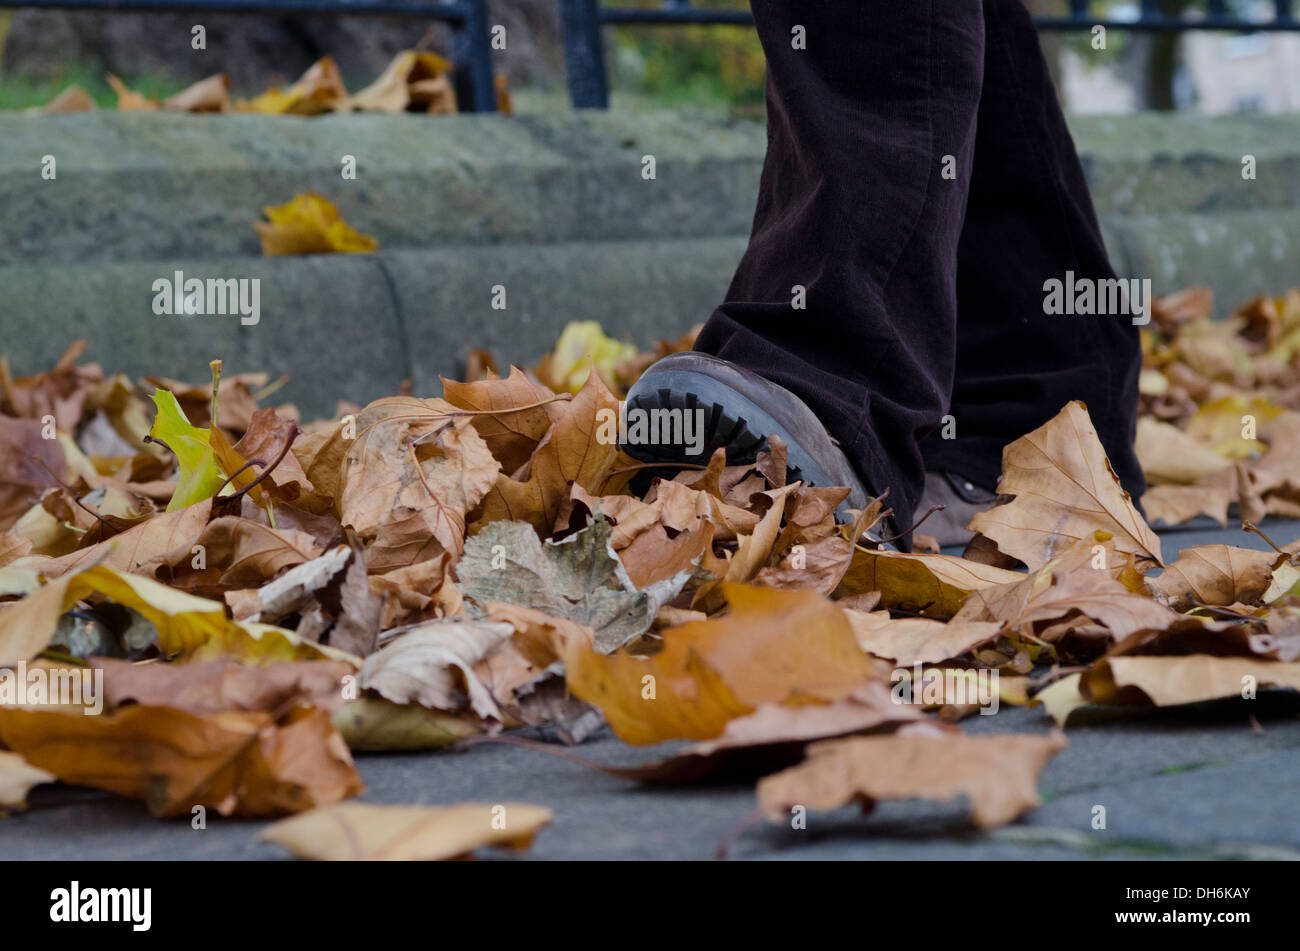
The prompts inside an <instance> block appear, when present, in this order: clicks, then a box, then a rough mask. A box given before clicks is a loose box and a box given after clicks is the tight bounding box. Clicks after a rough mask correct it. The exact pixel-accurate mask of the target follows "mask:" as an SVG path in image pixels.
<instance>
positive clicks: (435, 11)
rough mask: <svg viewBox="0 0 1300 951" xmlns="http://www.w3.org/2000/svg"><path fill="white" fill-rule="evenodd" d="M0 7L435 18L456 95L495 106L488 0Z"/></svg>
mask: <svg viewBox="0 0 1300 951" xmlns="http://www.w3.org/2000/svg"><path fill="white" fill-rule="evenodd" d="M3 7H34V8H37V9H50V8H61V9H73V10H102V11H115V10H149V11H155V12H163V11H168V12H170V11H176V12H180V11H190V10H193V11H198V12H203V13H262V14H270V15H275V14H311V13H315V14H322V15H341V14H348V15H350V16H354V15H364V16H391V17H412V18H424V19H429V20H438V21H441V22H443V23H446V24H448V25H449V26H450V27H451V40H452V51H451V54H452V55H451V58H452V61H453V62H454V63H455V65H456V75H455V78H454V81H455V86H456V96H457V99H458V100H459V102H460V103H461V107H462V108H464V109H466V111H470V112H494V111H496V89H495V88H494V87H493V82H492V48H491V37H490V34H489V25H488V5H487V0H0V8H3Z"/></svg>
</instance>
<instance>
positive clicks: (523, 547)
mask: <svg viewBox="0 0 1300 951" xmlns="http://www.w3.org/2000/svg"><path fill="white" fill-rule="evenodd" d="M612 535H613V528H612V527H611V526H610V523H609V522H608V521H606V520H605V519H604V518H599V517H598V518H596V519H595V520H594V521H593V522H592V523H591V524H590V525H588V526H587V527H586V528H584V529H583V530H582V531H580V532H576V533H575V534H573V535H570V536H569V537H568V538H566V539H564V540H563V541H561V542H550V541H548V542H545V543H543V542H542V541H541V540H540V539H539V538H538V537H537V533H536V532H534V531H533V528H532V526H531V525H529V524H528V523H527V522H493V523H491V524H490V525H488V526H486V527H485V528H484V529H483V530H482V531H481V532H479V533H478V534H477V535H475V536H473V537H472V538H470V539H469V540H468V541H466V542H465V554H464V555H463V556H462V557H461V559H460V561H459V562H458V563H457V565H456V575H457V577H458V578H459V581H460V590H461V593H462V594H464V596H465V597H466V598H467V599H469V601H470V602H472V603H471V604H470V605H469V609H470V610H471V611H473V612H474V613H476V614H477V615H479V616H481V615H482V613H483V611H484V609H486V607H487V605H488V604H491V603H492V602H494V601H502V602H506V603H508V604H519V605H523V606H525V607H529V608H533V609H535V610H537V611H542V612H544V613H546V614H550V615H552V616H553V617H560V618H566V619H568V620H570V621H576V622H577V623H578V624H585V625H587V626H588V627H590V628H592V630H594V631H595V632H596V639H595V648H596V650H597V651H599V652H600V653H602V654H609V653H613V652H614V651H616V650H618V649H619V648H620V647H622V646H623V645H624V644H626V643H627V642H628V641H630V640H632V639H633V638H634V637H639V636H640V635H642V634H644V633H645V632H646V631H648V630H649V629H650V625H651V624H652V623H653V622H654V619H655V615H656V614H657V613H658V612H659V608H660V607H662V606H663V605H664V604H665V603H667V602H668V601H670V600H671V599H672V598H674V597H676V596H677V594H678V592H680V591H681V590H682V586H683V585H685V584H686V582H687V580H688V579H689V578H690V574H691V573H690V572H689V571H683V572H680V573H679V574H677V575H675V576H674V577H672V578H669V579H667V580H665V581H661V582H658V583H656V584H654V585H652V586H651V587H649V588H647V589H645V590H644V591H637V590H636V587H635V586H634V585H633V584H632V582H631V580H630V579H629V578H628V576H627V572H626V571H625V570H624V569H623V563H622V562H621V561H619V560H618V555H617V554H615V552H614V549H613V546H612V545H611V544H610V537H611V536H612ZM498 546H499V547H498Z"/></svg>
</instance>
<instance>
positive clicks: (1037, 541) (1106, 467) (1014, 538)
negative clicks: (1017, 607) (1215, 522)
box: [969, 400, 1160, 571]
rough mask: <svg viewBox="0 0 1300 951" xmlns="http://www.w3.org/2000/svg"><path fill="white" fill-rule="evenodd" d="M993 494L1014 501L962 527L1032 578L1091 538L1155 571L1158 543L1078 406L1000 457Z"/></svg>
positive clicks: (1069, 407)
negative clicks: (1106, 537) (1101, 538)
mask: <svg viewBox="0 0 1300 951" xmlns="http://www.w3.org/2000/svg"><path fill="white" fill-rule="evenodd" d="M998 491H999V492H1000V493H1002V494H1004V495H1014V496H1015V498H1014V499H1013V500H1012V501H1010V502H1008V503H1006V504H1005V505H999V506H996V507H995V508H992V509H990V510H989V511H987V512H980V513H979V514H978V515H976V516H975V517H974V518H972V519H971V521H970V526H969V527H970V528H971V529H973V530H974V531H977V532H979V533H980V534H982V535H985V536H986V537H988V538H991V539H992V540H993V541H994V542H996V543H997V546H998V548H999V549H1000V550H1001V551H1002V552H1003V553H1005V554H1008V555H1011V556H1012V557H1013V558H1019V559H1020V560H1021V561H1023V562H1024V563H1025V564H1026V565H1028V566H1029V569H1030V570H1031V571H1034V570H1037V569H1038V568H1041V567H1042V566H1043V565H1045V564H1046V563H1047V562H1049V561H1050V560H1051V559H1052V558H1053V557H1054V556H1055V555H1056V554H1057V553H1058V552H1059V551H1061V550H1062V549H1063V548H1066V547H1068V546H1069V545H1071V544H1072V543H1074V542H1075V541H1077V540H1079V539H1080V538H1092V537H1093V536H1094V534H1095V533H1096V532H1097V531H1098V530H1101V531H1104V532H1108V533H1109V534H1110V535H1111V536H1112V537H1113V538H1114V541H1115V547H1116V549H1117V550H1119V551H1121V552H1132V553H1135V554H1138V555H1142V556H1143V557H1146V558H1150V559H1151V560H1153V561H1155V562H1156V563H1157V564H1159V563H1160V539H1159V538H1158V537H1157V536H1156V533H1155V532H1153V531H1152V530H1151V528H1150V526H1148V525H1147V523H1146V522H1145V521H1143V519H1142V516H1141V515H1139V514H1138V511H1137V509H1136V508H1135V507H1134V505H1133V502H1132V500H1131V499H1130V498H1129V495H1128V493H1127V492H1125V491H1124V489H1123V487H1122V486H1121V485H1120V484H1119V479H1118V478H1117V477H1116V476H1115V473H1114V471H1113V470H1112V469H1111V467H1110V460H1108V459H1107V458H1106V451H1105V450H1104V449H1102V447H1101V440H1100V439H1098V438H1097V431H1096V429H1094V428H1093V425H1092V420H1090V419H1089V418H1088V410H1087V408H1086V407H1085V406H1084V405H1083V404H1082V403H1080V402H1078V401H1077V400H1076V401H1074V402H1071V403H1068V404H1066V406H1065V408H1064V409H1062V410H1061V412H1060V413H1058V414H1057V415H1056V416H1055V417H1053V418H1052V419H1051V420H1049V421H1048V422H1046V423H1044V424H1043V425H1042V426H1040V427H1039V428H1038V429H1035V430H1034V431H1033V432H1032V433H1030V434H1029V435H1027V436H1021V437H1020V438H1019V439H1017V440H1016V441H1015V442H1013V443H1011V444H1010V445H1009V446H1007V447H1006V448H1005V449H1004V450H1003V451H1002V479H1001V481H1000V482H999V483H998Z"/></svg>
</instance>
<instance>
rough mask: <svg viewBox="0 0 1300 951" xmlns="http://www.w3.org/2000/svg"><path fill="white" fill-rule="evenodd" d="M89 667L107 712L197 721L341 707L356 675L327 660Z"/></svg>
mask: <svg viewBox="0 0 1300 951" xmlns="http://www.w3.org/2000/svg"><path fill="white" fill-rule="evenodd" d="M93 666H95V667H97V668H99V669H100V670H103V671H104V700H105V702H106V703H107V704H108V706H109V707H112V708H116V707H121V706H123V705H125V704H128V703H137V704H141V705H142V706H146V707H171V708H172V709H175V710H183V711H185V712H187V713H193V714H198V715H203V714H208V713H229V712H232V711H244V712H255V711H262V712H273V711H276V710H280V709H282V708H284V707H286V706H287V705H290V704H292V703H293V702H294V701H295V700H298V701H301V702H303V703H307V704H310V705H312V706H314V707H319V708H321V709H324V710H333V709H335V708H337V707H338V706H339V705H340V704H342V702H343V691H344V687H345V681H344V678H345V677H350V676H352V675H353V674H355V673H356V669H355V668H354V667H353V666H352V665H351V664H345V663H341V662H339V661H329V660H324V661H288V662H284V663H278V664H266V665H264V666H260V667H249V666H245V665H243V664H238V663H235V662H234V661H233V660H211V661H202V662H199V663H192V664H167V663H159V662H151V663H145V664H129V663H127V662H126V661H120V660H109V659H107V658H95V659H94V661H93Z"/></svg>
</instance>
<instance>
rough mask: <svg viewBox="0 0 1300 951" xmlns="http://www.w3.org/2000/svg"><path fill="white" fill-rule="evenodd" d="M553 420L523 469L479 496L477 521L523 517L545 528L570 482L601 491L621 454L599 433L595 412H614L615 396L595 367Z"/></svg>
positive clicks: (501, 477) (499, 479)
mask: <svg viewBox="0 0 1300 951" xmlns="http://www.w3.org/2000/svg"><path fill="white" fill-rule="evenodd" d="M561 406H562V408H563V414H562V415H561V416H560V417H559V418H558V419H557V420H556V421H555V422H554V424H553V425H552V426H551V428H550V430H549V431H548V432H547V434H546V436H544V437H543V438H542V441H541V442H540V443H539V444H538V446H537V449H536V450H535V451H534V452H533V455H532V456H531V458H530V459H529V462H528V467H527V468H528V472H527V475H526V476H524V477H522V479H520V480H517V479H515V478H512V477H511V476H510V475H508V474H506V473H504V472H503V473H502V474H501V475H499V476H497V479H496V485H495V486H494V487H493V488H492V490H491V491H490V492H488V494H487V496H486V497H485V498H484V499H483V504H482V506H481V507H480V509H479V519H478V522H477V523H476V524H477V525H478V526H482V525H483V524H485V523H487V522H497V521H523V522H527V523H528V524H530V525H532V526H533V527H534V528H535V529H537V530H538V531H539V532H548V531H550V529H551V527H552V526H553V525H554V524H555V523H556V519H557V518H558V517H559V514H560V511H561V509H562V508H563V507H564V504H565V503H566V502H567V500H568V498H569V493H570V486H572V485H580V486H582V488H583V489H585V490H586V491H587V492H589V493H591V494H593V495H600V494H601V493H602V492H604V491H605V485H604V483H605V480H606V478H607V477H608V476H609V474H610V472H611V471H612V470H613V468H614V464H615V461H616V460H617V459H618V458H619V449H618V445H617V442H616V441H602V439H600V438H599V431H600V428H601V427H600V421H599V416H598V414H601V413H602V412H604V413H612V414H615V415H614V416H613V417H612V418H615V419H616V418H617V413H618V400H616V399H615V398H614V394H613V393H611V392H610V391H609V388H608V387H606V386H605V384H604V382H603V381H602V380H601V379H600V375H599V374H597V373H593V374H591V375H590V376H589V377H588V378H587V382H586V383H584V384H583V386H582V389H581V390H580V391H579V392H578V394H577V396H575V397H574V398H573V399H572V400H571V401H570V402H568V403H566V404H561Z"/></svg>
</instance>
